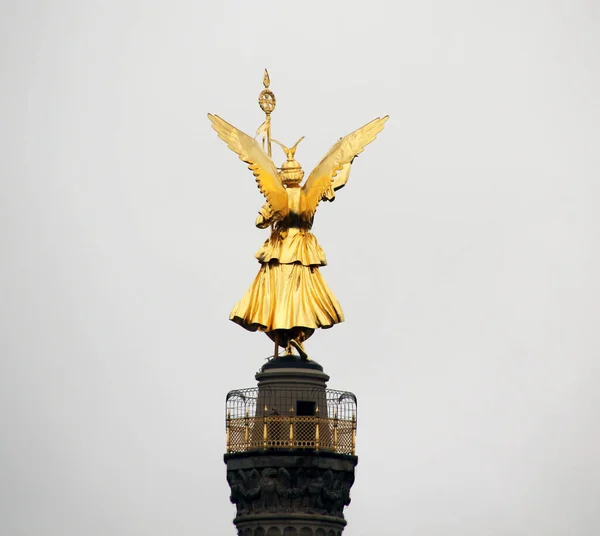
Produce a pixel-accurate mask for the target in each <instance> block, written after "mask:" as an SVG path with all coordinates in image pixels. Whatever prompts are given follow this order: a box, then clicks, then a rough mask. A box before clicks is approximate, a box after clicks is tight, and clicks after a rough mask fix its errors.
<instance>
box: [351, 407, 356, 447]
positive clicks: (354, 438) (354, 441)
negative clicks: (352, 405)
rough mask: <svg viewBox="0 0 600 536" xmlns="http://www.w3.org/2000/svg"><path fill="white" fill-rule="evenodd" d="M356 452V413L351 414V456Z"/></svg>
mask: <svg viewBox="0 0 600 536" xmlns="http://www.w3.org/2000/svg"><path fill="white" fill-rule="evenodd" d="M355 451H356V413H355V412H354V411H353V412H352V455H354V452H355Z"/></svg>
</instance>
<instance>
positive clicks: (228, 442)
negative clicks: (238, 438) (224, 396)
mask: <svg viewBox="0 0 600 536" xmlns="http://www.w3.org/2000/svg"><path fill="white" fill-rule="evenodd" d="M226 428H227V452H231V410H230V409H228V410H227V423H226Z"/></svg>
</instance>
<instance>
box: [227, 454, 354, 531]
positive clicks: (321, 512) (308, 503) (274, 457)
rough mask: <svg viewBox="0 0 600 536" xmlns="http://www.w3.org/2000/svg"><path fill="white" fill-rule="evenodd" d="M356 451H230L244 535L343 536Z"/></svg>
mask: <svg viewBox="0 0 600 536" xmlns="http://www.w3.org/2000/svg"><path fill="white" fill-rule="evenodd" d="M357 462H358V458H357V457H356V456H350V455H344V454H335V453H332V452H301V453H298V452H293V451H288V452H286V451H282V452H268V451H266V452H264V453H261V452H245V453H239V454H226V455H225V463H226V464H227V481H228V482H229V486H230V487H231V497H230V498H231V502H232V503H234V504H235V505H236V508H237V513H236V517H235V519H234V521H233V522H234V524H235V525H236V527H237V529H238V535H241V536H340V535H341V534H342V532H343V530H344V527H345V526H346V521H345V519H344V514H343V510H344V507H345V506H347V505H348V504H350V488H351V487H352V484H353V483H354V469H355V467H356V464H357Z"/></svg>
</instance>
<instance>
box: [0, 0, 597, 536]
mask: <svg viewBox="0 0 600 536" xmlns="http://www.w3.org/2000/svg"><path fill="white" fill-rule="evenodd" d="M0 9H1V13H0V28H1V30H0V32H1V33H0V39H1V42H0V58H1V60H0V61H1V86H0V87H1V90H0V91H1V98H0V110H1V114H2V121H1V123H0V136H1V146H2V159H1V164H0V165H1V168H0V180H1V181H2V182H1V184H2V189H1V196H0V205H1V206H0V218H1V225H0V248H1V249H0V253H1V255H2V262H1V263H0V353H1V354H0V355H1V358H2V359H1V369H0V430H1V432H0V434H1V440H0V533H1V534H2V535H3V536H34V535H44V536H71V535H72V536H79V535H82V534H85V535H87V536H112V535H115V536H121V535H127V536H172V535H178V536H198V535H205V534H215V535H216V534H218V535H223V536H226V535H233V534H234V533H235V530H234V527H233V525H232V523H231V521H232V518H233V516H234V510H235V509H234V506H233V505H231V504H230V503H229V500H228V497H229V488H228V485H227V483H226V480H225V465H224V464H223V460H222V455H223V452H224V447H225V432H224V400H225V395H226V393H227V391H228V390H230V389H233V388H240V387H250V386H253V385H254V382H255V380H254V373H255V372H256V370H257V369H258V368H259V367H260V366H261V365H262V364H263V363H264V360H265V358H266V357H267V356H268V355H270V354H271V353H272V345H271V342H270V341H269V340H268V339H267V337H266V336H264V335H263V334H259V333H249V332H246V331H245V330H243V329H241V328H240V327H239V326H237V325H235V324H233V323H232V322H229V320H228V315H229V312H230V310H231V308H232V307H233V305H234V304H235V302H236V301H237V300H238V299H239V298H240V297H241V295H242V294H243V292H244V291H245V290H246V288H247V286H248V285H249V284H250V282H251V281H252V279H253V278H254V275H255V273H256V271H257V269H258V264H257V262H256V259H254V257H253V255H254V253H255V252H256V250H257V249H258V248H259V246H260V245H261V244H262V242H263V241H264V239H265V238H266V235H267V231H261V230H258V229H256V228H255V227H254V219H255V216H256V212H257V210H258V209H259V208H260V206H261V205H262V203H263V198H262V197H261V195H260V193H259V191H258V189H257V188H256V186H255V183H254V180H253V177H252V175H251V173H250V172H249V171H247V170H246V169H245V167H244V165H243V164H242V163H241V162H240V161H239V160H238V159H237V158H236V156H235V155H234V154H233V153H231V152H230V151H229V150H228V149H227V147H226V146H225V144H223V142H222V141H221V140H219V139H218V138H217V136H216V134H215V132H214V131H213V130H212V129H211V128H210V125H209V122H208V120H207V118H206V114H207V112H211V113H216V114H219V115H221V116H222V117H223V118H225V119H226V120H228V121H230V122H231V123H233V124H234V125H236V126H237V127H239V128H240V129H242V130H244V131H246V132H248V133H253V131H254V130H255V129H256V128H257V127H258V126H259V124H260V123H261V122H262V120H263V117H264V116H263V114H262V112H261V111H260V109H259V107H258V105H257V96H258V93H259V92H260V90H261V89H262V75H263V69H264V68H265V67H267V68H268V69H269V72H270V74H271V81H272V89H273V91H274V92H275V94H276V96H277V102H278V103H277V109H276V111H275V112H274V114H273V136H274V137H275V138H276V139H278V140H280V141H282V142H283V143H286V144H288V145H289V144H291V143H294V142H295V140H297V139H298V138H299V137H300V136H302V135H305V136H306V139H305V141H304V142H303V143H302V144H301V145H300V147H299V149H298V152H297V155H296V156H297V158H298V160H299V161H300V162H301V164H302V165H303V166H304V168H305V169H306V170H307V171H310V170H311V169H312V167H313V166H314V165H315V164H316V163H317V162H318V161H319V159H320V158H321V157H322V156H323V154H324V153H325V151H326V150H327V149H328V148H329V147H330V146H331V145H332V143H334V142H335V141H336V140H337V139H338V138H339V137H340V136H343V135H345V134H347V133H349V132H350V131H352V130H354V129H356V128H358V127H360V126H362V125H363V124H365V123H366V122H368V121H370V120H371V119H373V118H374V117H377V116H382V115H385V114H390V116H391V117H390V120H389V121H388V123H387V124H386V128H385V130H384V131H383V132H382V133H381V135H380V136H379V138H378V139H377V141H376V142H375V143H373V144H372V145H370V146H368V147H367V149H366V150H365V152H364V153H363V154H362V155H361V156H360V158H358V159H357V160H356V161H355V163H354V166H353V171H352V176H351V178H350V181H349V183H348V185H347V187H346V188H344V189H343V190H342V191H341V192H340V193H339V195H338V197H337V199H336V201H335V202H334V203H332V204H323V205H321V206H320V208H319V211H318V213H317V217H316V219H315V226H314V228H313V230H314V232H315V234H316V236H317V237H318V239H319V241H320V243H321V245H322V247H323V248H324V250H325V252H326V254H327V258H328V262H329V265H328V266H327V267H325V268H323V270H322V274H323V275H324V277H325V279H326V281H327V282H328V284H329V286H330V287H331V289H332V290H333V291H334V293H335V294H336V296H337V298H338V299H339V301H340V303H341V305H342V307H343V309H344V312H345V315H346V322H345V323H344V324H341V325H339V326H336V327H334V328H333V329H331V330H329V331H326V332H317V333H316V334H315V335H314V336H313V337H312V338H311V339H310V340H309V341H308V343H307V349H308V350H309V352H310V354H311V356H312V357H313V358H314V359H315V360H317V361H319V362H320V363H321V364H322V365H323V366H324V367H325V371H326V372H327V373H329V374H330V375H331V377H332V379H331V381H330V387H332V388H338V389H345V390H351V391H354V392H355V393H356V394H357V396H358V401H359V414H358V416H359V430H358V455H359V466H358V468H357V478H356V483H355V485H354V488H353V489H352V504H351V505H350V506H349V507H348V508H347V509H346V514H347V519H348V521H349V525H348V528H347V529H346V531H345V533H344V534H345V535H347V536H374V535H377V536H397V535H403V534H407V535H408V534H410V535H413V536H438V535H439V536H442V535H443V536H475V535H477V536H481V535H485V536H509V535H510V536H531V535H541V534H543V535H545V536H565V535H573V536H595V535H597V534H599V533H600V508H599V507H598V504H599V501H600V459H599V456H600V455H599V454H598V453H599V452H600V430H599V423H600V391H599V389H598V382H599V379H600V362H599V354H600V341H599V329H598V323H599V318H600V314H599V313H600V307H599V305H598V303H599V301H600V283H599V277H598V274H599V273H600V249H599V246H600V237H599V235H600V216H599V215H598V208H597V207H598V203H599V200H600V186H599V179H600V173H599V171H600V150H599V147H600V127H599V124H600V107H599V99H598V95H600V4H599V3H598V2H597V1H594V0H588V1H583V0H571V1H566V0H565V1H558V0H538V1H533V0H519V1H514V0H504V1H499V0H498V1H491V0H478V1H475V0H472V1H467V0H455V1H452V2H450V1H442V0H437V1H433V2H432V1H413V2H405V1H395V2H392V1H391V0H389V1H378V0H369V1H361V2H357V1H351V0H345V1H339V2H338V1H336V2H331V1H326V0H321V1H319V2H315V1H308V0H304V1H302V2H297V3H294V4H292V3H291V2H283V1H278V2H274V1H269V0H263V1H261V2H250V1H231V0H228V1H216V0H214V1H205V0H204V1H203V0H189V1H183V0H181V1H175V0H174V1H171V2H166V1H163V2H157V1H149V0H146V1H141V0H119V1H116V0H104V1H99V0H98V1H92V0H70V1H67V0H52V1H33V0H12V1H7V0H4V1H3V2H2V3H1V8H0ZM274 155H275V160H276V163H277V164H281V163H282V162H283V161H284V155H283V153H282V152H281V151H280V150H279V148H274Z"/></svg>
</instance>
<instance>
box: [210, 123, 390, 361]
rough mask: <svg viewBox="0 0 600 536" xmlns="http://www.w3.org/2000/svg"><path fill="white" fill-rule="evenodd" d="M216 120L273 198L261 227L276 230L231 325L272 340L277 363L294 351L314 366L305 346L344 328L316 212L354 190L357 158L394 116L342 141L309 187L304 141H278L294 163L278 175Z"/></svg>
mask: <svg viewBox="0 0 600 536" xmlns="http://www.w3.org/2000/svg"><path fill="white" fill-rule="evenodd" d="M208 118H209V119H210V121H211V122H212V126H213V128H214V129H215V130H216V131H217V134H218V135H219V138H221V139H222V140H223V141H224V142H225V143H226V144H227V146H228V147H229V148H230V149H231V150H232V151H233V152H235V153H237V155H238V156H239V157H240V159H241V160H242V161H244V162H245V163H246V164H248V168H249V169H250V170H251V171H252V173H253V174H254V177H255V178H256V182H257V184H258V188H259V189H260V191H261V192H262V194H263V195H264V196H265V198H266V201H267V202H266V203H265V204H264V206H263V207H262V208H261V209H260V211H259V214H258V217H257V219H256V226H257V227H259V228H260V229H265V228H267V227H269V226H270V227H271V234H270V236H269V238H268V239H267V240H266V241H265V243H264V244H263V246H262V247H261V248H260V249H259V250H258V253H257V254H256V258H257V259H258V262H259V263H260V268H259V270H258V274H257V275H256V277H255V278H254V282H253V283H252V284H251V285H250V288H248V290H247V291H246V293H245V294H244V296H243V297H242V299H241V300H240V301H239V302H238V303H237V304H236V305H235V307H234V308H233V310H232V312H231V314H230V316H229V318H230V320H232V321H234V322H236V323H237V324H239V325H240V326H242V327H244V328H245V329H247V330H249V331H256V330H259V331H263V332H265V333H266V334H267V335H268V336H269V338H271V340H273V341H274V342H275V356H277V355H278V347H279V346H280V347H282V348H285V349H286V352H287V353H288V354H291V353H292V347H293V348H295V349H296V350H297V351H298V353H299V354H300V356H301V357H302V358H303V359H308V355H307V353H306V350H305V348H304V345H303V343H304V341H305V340H306V339H308V338H309V337H310V336H311V335H312V334H313V332H314V331H315V329H317V328H329V327H331V326H333V325H334V324H337V323H338V322H342V321H343V320H344V314H343V312H342V308H341V307H340V304H339V303H338V301H337V299H336V298H335V296H334V295H333V293H332V292H331V290H329V287H328V286H327V284H326V283H325V280H324V279H323V277H322V275H321V272H320V271H319V268H320V267H321V266H325V265H326V264H327V262H326V259H325V253H324V252H323V250H322V249H321V247H320V246H319V243H318V242H317V239H316V237H315V235H313V234H312V233H311V228H312V225H313V219H314V217H315V212H316V210H317V206H318V204H319V202H321V201H323V200H328V201H333V199H334V198H335V191H336V190H339V189H340V188H342V187H343V186H344V185H345V184H346V182H347V180H348V177H349V174H350V166H351V164H352V162H353V160H354V158H355V157H356V156H357V155H358V154H359V153H361V152H362V150H363V149H364V148H365V146H366V145H368V144H369V143H371V142H372V141H373V140H374V139H375V137H376V136H377V134H379V132H381V130H382V129H383V127H384V124H385V122H386V121H387V119H388V116H386V117H382V118H377V119H374V120H373V121H371V122H370V123H367V124H366V125H365V126H363V127H362V128H359V129H358V130H355V131H354V132H352V133H351V134H348V135H347V136H345V137H343V138H341V139H340V140H339V141H338V142H337V143H335V144H334V145H333V147H331V149H329V152H328V153H327V154H326V155H325V157H324V158H323V159H322V160H321V162H319V164H318V165H317V167H315V169H314V170H313V171H312V173H311V174H310V175H309V177H308V179H307V180H306V182H305V183H304V185H302V186H301V185H300V183H301V182H302V179H303V178H304V171H303V170H302V167H301V166H300V164H299V163H298V162H297V161H296V159H295V154H296V149H297V148H298V144H299V143H300V142H301V141H302V140H303V139H304V138H300V139H299V140H298V141H297V142H296V144H295V145H294V146H293V147H292V148H288V147H286V146H285V145H283V144H281V143H279V142H277V141H276V140H273V141H274V142H275V143H277V144H278V145H280V146H281V147H282V148H283V150H284V151H285V154H286V157H287V159H286V161H285V162H284V163H283V164H282V166H281V168H280V169H278V168H277V167H276V166H275V164H274V163H273V161H272V160H271V158H270V157H269V155H268V154H267V153H266V152H265V150H264V149H263V148H262V147H261V145H260V143H258V142H257V141H256V140H255V139H253V138H251V137H250V136H248V135H247V134H244V133H243V132H242V131H240V130H238V129H237V128H235V127H234V126H233V125H231V124H229V123H228V122H227V121H225V120H224V119H221V118H220V117H219V116H217V115H212V114H208ZM269 152H270V147H269Z"/></svg>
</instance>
